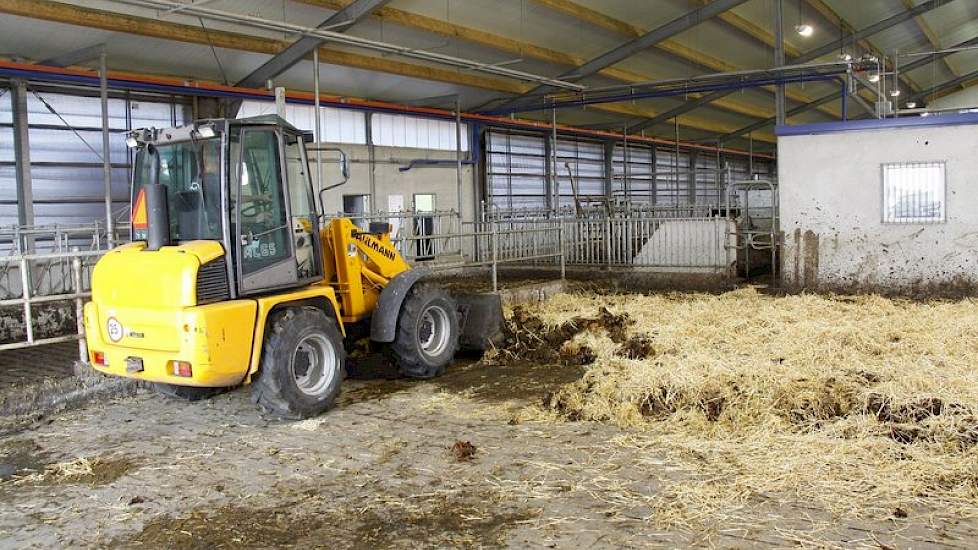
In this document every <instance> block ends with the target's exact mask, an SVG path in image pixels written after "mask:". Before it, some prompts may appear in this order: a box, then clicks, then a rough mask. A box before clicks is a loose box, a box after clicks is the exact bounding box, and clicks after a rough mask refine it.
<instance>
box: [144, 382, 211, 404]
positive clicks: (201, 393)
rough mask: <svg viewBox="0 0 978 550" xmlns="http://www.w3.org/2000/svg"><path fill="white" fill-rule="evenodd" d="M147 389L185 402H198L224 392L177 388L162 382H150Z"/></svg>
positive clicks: (209, 389)
mask: <svg viewBox="0 0 978 550" xmlns="http://www.w3.org/2000/svg"><path fill="white" fill-rule="evenodd" d="M149 387H150V388H152V390H153V391H155V392H156V393H158V394H160V395H165V396H167V397H172V398H174V399H183V400H185V401H200V400H201V399H207V398H209V397H214V396H215V395H217V394H219V393H221V392H222V391H224V388H198V387H196V386H177V385H174V384H164V383H162V382H150V384H149Z"/></svg>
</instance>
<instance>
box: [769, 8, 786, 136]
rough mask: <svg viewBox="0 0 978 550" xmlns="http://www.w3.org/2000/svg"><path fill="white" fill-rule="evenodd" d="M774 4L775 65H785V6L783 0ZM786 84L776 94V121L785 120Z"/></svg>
mask: <svg viewBox="0 0 978 550" xmlns="http://www.w3.org/2000/svg"><path fill="white" fill-rule="evenodd" d="M772 4H773V5H774V66H775V67H783V66H784V9H783V8H784V6H783V0H772ZM784 88H785V86H784V84H778V85H777V87H776V90H775V94H774V103H775V105H774V110H775V113H776V114H775V123H776V124H777V125H778V126H781V125H782V124H784V121H785V102H784V95H785V94H784Z"/></svg>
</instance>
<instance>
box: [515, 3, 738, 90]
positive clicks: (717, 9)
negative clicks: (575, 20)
mask: <svg viewBox="0 0 978 550" xmlns="http://www.w3.org/2000/svg"><path fill="white" fill-rule="evenodd" d="M745 2H747V0H715V1H714V2H711V3H710V4H707V5H705V6H702V7H700V8H696V9H695V10H692V11H690V12H688V13H686V14H684V15H681V16H679V17H677V18H676V19H673V20H672V21H670V22H668V23H666V24H665V25H662V26H660V27H658V28H656V29H653V30H651V31H649V32H647V33H645V34H644V35H642V36H640V37H638V38H636V39H634V40H629V41H628V42H625V43H624V44H622V45H620V46H618V47H617V48H613V49H611V50H608V51H607V52H605V53H603V54H601V55H599V56H598V57H595V58H594V59H592V60H590V61H588V62H587V63H585V64H583V65H581V66H580V67H577V68H575V69H572V70H570V71H568V72H566V73H564V74H562V75H560V76H559V77H557V78H558V80H565V81H571V82H574V81H577V80H580V79H582V78H586V77H588V76H591V75H593V74H595V73H597V72H599V71H601V70H602V69H606V68H608V67H610V66H612V65H614V64H615V63H618V62H620V61H623V60H625V59H628V58H629V57H631V56H633V55H635V54H636V53H638V52H640V51H642V50H645V49H648V48H650V47H652V46H654V45H655V44H657V43H659V42H662V41H663V40H666V39H668V38H671V37H673V36H675V35H677V34H679V33H681V32H684V31H687V30H689V29H691V28H693V27H695V26H696V25H699V24H700V23H702V22H704V21H707V20H709V19H712V18H714V17H716V16H717V15H719V14H721V13H723V12H725V11H727V10H729V9H731V8H734V7H736V6H739V5H740V4H743V3H745ZM549 89H552V88H551V87H549V86H538V87H536V88H534V89H533V90H531V91H529V92H527V93H525V94H522V95H520V96H519V97H516V98H513V99H511V100H509V101H507V102H505V103H504V104H503V105H500V106H499V107H498V108H497V109H504V108H507V107H510V106H512V105H516V104H518V103H519V102H520V101H521V100H522V99H525V98H526V97H527V96H530V95H539V94H541V93H543V92H545V91H547V90H549Z"/></svg>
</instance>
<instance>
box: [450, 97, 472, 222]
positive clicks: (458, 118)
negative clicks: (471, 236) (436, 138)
mask: <svg viewBox="0 0 978 550" xmlns="http://www.w3.org/2000/svg"><path fill="white" fill-rule="evenodd" d="M469 147H470V148H471V147H472V144H471V143H470V144H469ZM473 158H475V157H473ZM455 187H456V191H455V192H456V193H457V194H458V219H459V221H460V222H461V221H462V99H461V97H459V96H455ZM459 229H461V225H459Z"/></svg>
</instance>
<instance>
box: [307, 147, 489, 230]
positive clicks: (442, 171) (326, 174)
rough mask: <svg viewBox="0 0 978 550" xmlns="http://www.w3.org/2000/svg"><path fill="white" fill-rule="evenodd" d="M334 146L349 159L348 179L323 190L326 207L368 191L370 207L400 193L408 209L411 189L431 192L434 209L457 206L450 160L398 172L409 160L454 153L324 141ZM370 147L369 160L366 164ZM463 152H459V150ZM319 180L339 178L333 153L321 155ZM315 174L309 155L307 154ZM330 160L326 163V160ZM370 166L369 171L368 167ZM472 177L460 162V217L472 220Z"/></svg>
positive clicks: (385, 206)
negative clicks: (433, 196)
mask: <svg viewBox="0 0 978 550" xmlns="http://www.w3.org/2000/svg"><path fill="white" fill-rule="evenodd" d="M324 146H325V147H337V148H340V149H342V150H343V151H345V152H346V153H347V155H348V156H349V158H350V181H349V182H347V184H346V185H343V186H341V187H338V188H336V189H333V190H330V191H327V192H326V194H325V196H326V211H327V212H331V213H332V212H339V211H341V210H342V209H343V195H358V194H362V195H371V210H374V211H380V210H383V211H389V210H390V208H389V205H390V203H389V198H390V197H391V196H392V195H400V196H401V197H402V198H403V208H404V209H405V210H410V209H411V208H412V206H413V197H414V194H416V193H434V194H435V195H436V199H435V208H436V209H438V210H457V209H458V192H457V189H458V185H457V183H456V173H455V164H454V162H452V163H449V164H440V165H437V166H424V165H420V166H415V167H414V168H412V169H410V170H408V171H406V172H401V171H400V170H399V168H402V167H406V166H408V164H409V163H410V162H411V160H413V159H428V160H450V161H454V160H455V152H454V151H433V150H429V149H412V148H406V147H381V146H368V145H350V144H325V145H324ZM371 149H373V161H374V162H373V164H371V163H370V159H371ZM463 154H464V153H463ZM323 158H324V162H323V182H324V184H326V185H329V184H330V183H332V182H336V181H338V180H339V175H338V174H339V171H338V168H337V164H336V162H335V159H336V158H337V157H336V154H335V153H327V152H324V153H323ZM309 160H310V164H312V170H313V171H314V173H315V153H314V152H310V156H309ZM326 160H330V161H331V162H326ZM371 167H372V169H371ZM475 196H476V194H475V180H474V179H473V166H472V165H463V166H462V215H463V217H464V218H463V219H465V220H472V219H473V214H474V211H475Z"/></svg>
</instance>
